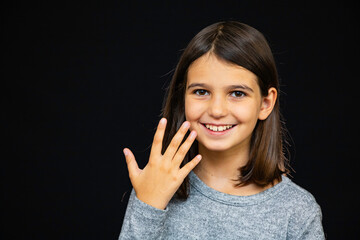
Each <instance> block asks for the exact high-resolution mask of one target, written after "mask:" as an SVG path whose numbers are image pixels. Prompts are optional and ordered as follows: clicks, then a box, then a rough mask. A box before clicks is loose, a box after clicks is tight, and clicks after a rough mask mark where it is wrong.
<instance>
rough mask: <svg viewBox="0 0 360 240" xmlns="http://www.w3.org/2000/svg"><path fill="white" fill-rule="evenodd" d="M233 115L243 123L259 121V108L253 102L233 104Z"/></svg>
mask: <svg viewBox="0 0 360 240" xmlns="http://www.w3.org/2000/svg"><path fill="white" fill-rule="evenodd" d="M232 109H233V111H232V113H233V115H234V116H235V118H236V119H237V120H238V121H239V122H242V123H247V122H257V120H258V115H259V109H258V107H257V106H255V105H253V104H247V105H240V106H233V108H232Z"/></svg>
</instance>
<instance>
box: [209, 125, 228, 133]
mask: <svg viewBox="0 0 360 240" xmlns="http://www.w3.org/2000/svg"><path fill="white" fill-rule="evenodd" d="M205 126H206V128H208V129H210V130H211V131H215V132H219V131H225V130H228V129H229V128H232V125H223V126H214V125H210V124H206V125H205Z"/></svg>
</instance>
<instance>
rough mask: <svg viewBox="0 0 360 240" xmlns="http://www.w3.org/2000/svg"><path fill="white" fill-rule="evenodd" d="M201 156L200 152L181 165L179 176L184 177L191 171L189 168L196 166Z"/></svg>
mask: <svg viewBox="0 0 360 240" xmlns="http://www.w3.org/2000/svg"><path fill="white" fill-rule="evenodd" d="M201 158H202V156H201V155H200V154H198V155H197V156H196V157H194V158H193V160H191V161H190V162H188V163H187V164H186V165H185V166H184V167H182V168H181V169H180V170H179V175H180V177H182V178H184V179H185V177H186V176H187V175H188V174H189V173H190V172H191V170H193V169H194V168H195V167H196V165H198V163H199V162H200V160H201Z"/></svg>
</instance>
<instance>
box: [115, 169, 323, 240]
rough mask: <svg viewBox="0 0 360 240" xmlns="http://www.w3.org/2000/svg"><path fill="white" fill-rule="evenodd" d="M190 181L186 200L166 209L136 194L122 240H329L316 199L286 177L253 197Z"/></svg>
mask: <svg viewBox="0 0 360 240" xmlns="http://www.w3.org/2000/svg"><path fill="white" fill-rule="evenodd" d="M189 180H190V189H189V197H188V199H187V200H185V201H182V200H178V199H176V198H173V199H172V200H171V201H170V203H169V204H168V206H167V208H166V209H165V210H159V209H157V208H154V207H152V206H150V205H147V204H146V203H144V202H142V201H140V200H139V199H138V198H137V197H136V194H135V192H134V190H133V191H132V193H131V196H130V199H129V203H128V206H127V210H126V214H125V218H124V222H123V225H122V229H121V233H120V237H119V239H120V240H124V239H267V240H268V239H325V237H324V232H323V227H322V223H321V220H322V215H321V209H320V207H319V205H318V204H317V203H316V201H315V199H314V197H313V196H312V195H311V194H310V193H309V192H307V191H306V190H304V189H303V188H301V187H299V186H298V185H296V184H295V183H293V182H292V181H291V180H290V179H289V178H287V177H285V176H283V177H282V181H281V182H280V183H278V184H276V185H275V186H274V187H272V188H269V189H267V190H265V191H263V192H261V193H258V194H255V195H251V196H234V195H229V194H225V193H222V192H219V191H216V190H214V189H212V188H210V187H208V186H207V185H205V183H204V182H202V181H201V180H200V179H199V178H198V177H197V175H196V174H195V173H194V172H190V174H189Z"/></svg>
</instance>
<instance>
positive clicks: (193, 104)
mask: <svg viewBox="0 0 360 240" xmlns="http://www.w3.org/2000/svg"><path fill="white" fill-rule="evenodd" d="M203 112H204V106H203V104H200V103H199V102H197V101H193V100H191V99H186V98H185V118H186V120H187V121H190V122H191V121H196V120H198V119H199V118H200V117H201V115H202V114H203Z"/></svg>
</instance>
